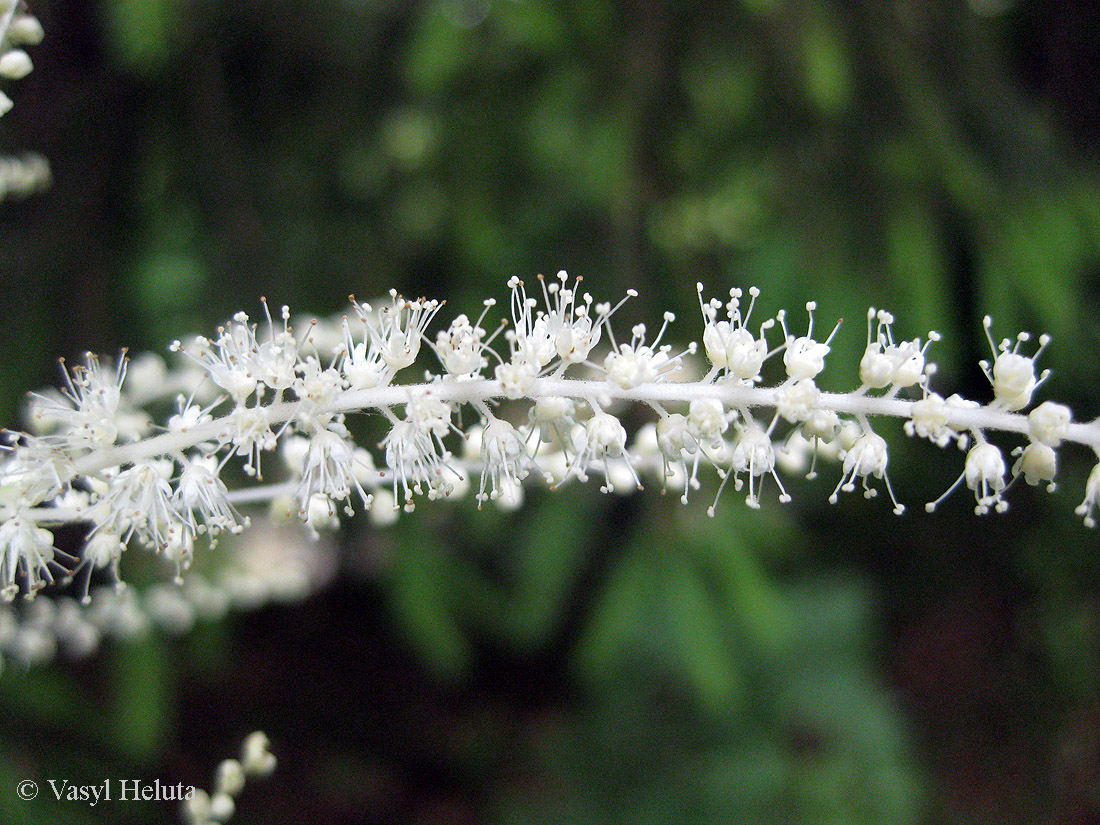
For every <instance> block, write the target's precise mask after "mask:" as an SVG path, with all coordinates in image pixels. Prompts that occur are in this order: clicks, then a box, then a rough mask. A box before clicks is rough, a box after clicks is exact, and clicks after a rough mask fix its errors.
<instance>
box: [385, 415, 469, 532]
mask: <svg viewBox="0 0 1100 825" xmlns="http://www.w3.org/2000/svg"><path fill="white" fill-rule="evenodd" d="M382 446H383V447H384V448H385V450H386V464H387V466H388V467H389V468H390V471H391V472H392V473H393V498H394V501H404V502H405V510H406V511H408V512H412V510H413V509H414V507H415V505H414V504H413V494H414V493H415V494H416V495H421V494H423V492H424V485H425V484H426V485H427V486H428V498H429V499H437V498H442V497H444V496H447V495H450V494H451V492H452V491H453V489H454V485H452V484H451V483H449V482H448V481H447V479H446V478H445V477H444V475H443V473H444V470H446V471H448V472H450V473H451V474H453V475H455V476H458V473H456V472H455V471H454V470H453V469H451V467H450V466H449V465H448V464H447V463H446V459H447V458H448V457H449V455H448V454H444V455H443V456H440V455H439V453H437V452H436V449H435V442H434V441H433V440H432V436H431V435H430V433H428V432H427V431H425V430H424V429H422V428H421V427H419V426H417V424H416V423H415V422H412V421H400V422H398V423H396V424H395V425H394V427H393V429H392V430H390V432H389V434H388V435H387V436H386V437H385V439H383V441H382ZM398 485H400V486H401V491H402V493H403V496H402V495H398ZM395 506H396V505H395Z"/></svg>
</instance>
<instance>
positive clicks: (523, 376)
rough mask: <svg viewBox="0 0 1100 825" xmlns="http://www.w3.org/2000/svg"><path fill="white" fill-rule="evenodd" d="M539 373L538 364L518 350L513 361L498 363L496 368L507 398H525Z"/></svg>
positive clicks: (497, 376)
mask: <svg viewBox="0 0 1100 825" xmlns="http://www.w3.org/2000/svg"><path fill="white" fill-rule="evenodd" d="M538 374H539V368H538V365H537V364H536V363H535V362H532V361H528V360H525V359H523V358H521V357H520V354H519V351H518V350H517V352H516V354H515V355H514V356H513V359H512V360H511V361H505V362H504V363H501V364H498V365H497V368H496V379H497V381H499V382H500V388H501V391H502V392H503V393H504V396H505V398H512V399H516V398H523V397H524V396H525V395H527V394H528V393H530V392H531V390H532V389H533V388H534V386H535V379H536V378H538Z"/></svg>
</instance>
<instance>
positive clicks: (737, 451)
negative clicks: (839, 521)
mask: <svg viewBox="0 0 1100 825" xmlns="http://www.w3.org/2000/svg"><path fill="white" fill-rule="evenodd" d="M732 469H733V471H734V475H735V476H739V475H740V474H741V473H742V472H746V471H747V472H748V474H749V494H748V496H747V497H746V499H745V503H746V504H748V505H749V507H751V508H753V509H754V510H758V509H760V495H759V492H760V491H758V490H756V489H755V488H754V484H755V482H754V479H756V478H758V477H760V476H762V475H764V474H765V473H771V475H772V478H774V479H775V483H776V484H778V485H779V500H780V501H781V502H783V503H786V502H788V501H790V500H791V497H790V496H789V495H788V494H787V491H786V490H785V489H783V482H782V481H780V480H779V476H778V475H777V474H776V472H775V447H774V445H773V444H772V438H771V436H770V435H769V434H768V433H767V432H766V431H765V430H764V429H763V428H762V427H760V426H759V425H757V424H749V426H747V427H746V428H745V429H744V430H743V431H742V433H741V436H740V437H739V438H738V439H737V441H736V442H735V443H734V445H733V464H732ZM725 482H726V479H722V484H723V486H724V485H725ZM760 486H761V489H763V483H761V485H760ZM734 488H735V489H738V490H739V489H741V479H740V478H739V477H738V478H736V482H735V484H734ZM720 493H721V489H719V494H720ZM717 501H718V499H717V497H715V502H716V503H717ZM710 515H712V516H713V515H714V506H711V508H710Z"/></svg>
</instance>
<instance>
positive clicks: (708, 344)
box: [695, 284, 775, 382]
mask: <svg viewBox="0 0 1100 825" xmlns="http://www.w3.org/2000/svg"><path fill="white" fill-rule="evenodd" d="M695 289H696V292H697V293H698V295H699V309H700V311H701V312H702V314H703V349H704V350H705V351H706V353H707V359H708V360H709V361H710V363H711V365H712V366H713V367H714V370H715V371H719V370H726V371H727V372H729V373H730V374H731V375H733V376H734V377H736V378H738V379H740V380H741V381H748V382H755V381H759V380H760V370H761V368H762V367H763V366H764V361H765V360H767V358H768V355H769V354H770V353H769V352H768V342H767V339H766V338H765V336H764V333H765V332H766V331H767V330H769V329H771V328H772V327H773V326H774V325H775V320H774V319H772V318H769V319H768V320H767V321H764V323H762V324H761V325H760V336H759V337H754V336H753V334H752V332H750V331H749V329H748V323H749V317H750V316H751V315H752V310H753V306H754V305H755V304H756V298H757V296H759V295H760V290H759V289H757V288H756V287H750V288H749V296H750V298H751V300H750V301H749V308H748V310H747V311H746V312H745V314H744V315H743V316H742V314H741V296H742V292H741V290H740V289H731V290H730V300H729V301H728V302H727V303H726V307H725V308H726V318H727V319H728V320H725V321H719V320H718V310H720V309H721V308H722V302H721V301H719V300H718V299H717V298H712V299H711V300H710V301H707V302H704V301H703V285H702V284H696V285H695Z"/></svg>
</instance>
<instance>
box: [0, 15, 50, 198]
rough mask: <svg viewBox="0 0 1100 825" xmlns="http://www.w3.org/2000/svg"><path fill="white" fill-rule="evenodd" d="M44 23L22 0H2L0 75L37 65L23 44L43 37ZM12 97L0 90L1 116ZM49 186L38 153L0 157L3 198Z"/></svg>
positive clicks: (23, 72)
mask: <svg viewBox="0 0 1100 825" xmlns="http://www.w3.org/2000/svg"><path fill="white" fill-rule="evenodd" d="M42 35H43V32H42V26H41V24H40V23H39V22H38V19H37V18H36V17H35V16H34V15H32V14H30V13H29V12H28V11H27V9H26V6H25V5H24V4H23V3H22V2H21V0H0V78H4V79H5V80H20V79H22V78H24V77H26V76H27V75H28V74H30V72H31V69H33V68H34V64H33V63H32V62H31V58H30V55H28V54H27V52H26V51H25V50H24V49H23V46H35V45H37V44H38V43H40V42H41V40H42ZM12 105H13V103H12V100H11V98H10V97H8V96H7V95H6V94H4V92H0V116H3V115H5V114H7V112H8V111H10V110H11V107H12ZM49 185H50V165H49V163H48V162H47V161H46V159H45V158H44V157H42V156H41V155H39V154H34V153H30V154H26V155H24V156H23V157H18V158H16V157H0V200H3V199H4V198H7V197H15V198H19V197H25V196H27V195H30V194H32V193H34V192H38V191H41V190H42V189H45V188H46V187H48V186H49Z"/></svg>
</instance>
